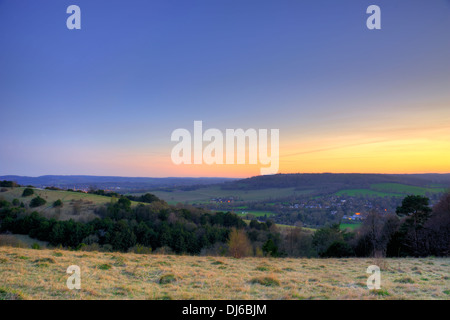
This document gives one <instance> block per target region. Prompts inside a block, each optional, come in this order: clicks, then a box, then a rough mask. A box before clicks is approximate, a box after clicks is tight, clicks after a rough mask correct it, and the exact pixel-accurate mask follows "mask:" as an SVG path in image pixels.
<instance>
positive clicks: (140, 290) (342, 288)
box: [0, 247, 450, 300]
mask: <svg viewBox="0 0 450 320" xmlns="http://www.w3.org/2000/svg"><path fill="white" fill-rule="evenodd" d="M374 264H375V265H378V266H380V268H381V289H380V290H377V291H371V290H369V289H368V288H367V286H366V283H367V278H368V276H369V274H367V273H366V270H367V267H368V266H370V265H374ZM70 265H77V266H79V267H80V268H81V289H80V290H69V289H68V288H67V286H66V281H67V279H68V277H69V275H68V274H67V273H66V270H67V268H68V267H69V266H70ZM449 271H450V259H449V258H446V259H439V258H427V259H414V258H408V259H384V260H374V259H369V258H367V259H356V258H352V259H293V258H286V259H276V258H243V259H234V258H228V257H198V256H170V255H154V254H151V255H137V254H131V253H94V252H80V251H62V250H32V249H23V248H12V247H0V299H151V300H155V299H195V300H203V299H216V300H221V299H289V300H291V299H293V300H297V299H446V300H448V299H449V298H450V295H449V294H450V291H449V290H450V280H449Z"/></svg>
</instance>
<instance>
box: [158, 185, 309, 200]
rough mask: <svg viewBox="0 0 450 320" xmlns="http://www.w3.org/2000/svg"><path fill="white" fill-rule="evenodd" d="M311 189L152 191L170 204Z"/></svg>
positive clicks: (267, 196) (253, 197)
mask: <svg viewBox="0 0 450 320" xmlns="http://www.w3.org/2000/svg"><path fill="white" fill-rule="evenodd" d="M309 192H311V191H295V188H271V189H261V190H223V189H221V188H220V187H219V186H210V187H204V188H200V189H197V190H191V191H182V190H174V191H172V192H167V191H158V190H156V191H151V193H153V194H154V195H156V196H157V197H159V198H160V199H163V200H165V201H167V202H168V203H169V204H175V203H178V202H181V203H205V202H209V201H210V200H211V199H213V198H228V197H234V198H237V199H239V200H242V201H263V200H270V199H276V198H282V197H289V196H293V195H302V194H307V193H309Z"/></svg>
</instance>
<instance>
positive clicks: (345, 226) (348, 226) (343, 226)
mask: <svg viewBox="0 0 450 320" xmlns="http://www.w3.org/2000/svg"><path fill="white" fill-rule="evenodd" d="M360 226H361V223H341V224H340V228H341V230H345V229H351V230H355V229H357V228H359V227H360Z"/></svg>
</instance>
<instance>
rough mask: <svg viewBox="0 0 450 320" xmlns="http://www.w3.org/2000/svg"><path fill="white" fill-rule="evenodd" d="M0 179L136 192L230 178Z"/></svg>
mask: <svg viewBox="0 0 450 320" xmlns="http://www.w3.org/2000/svg"><path fill="white" fill-rule="evenodd" d="M0 180H8V181H15V182H16V183H18V184H20V185H32V186H35V187H49V186H54V187H58V188H71V189H72V188H75V189H87V188H90V187H92V188H94V189H107V190H116V191H118V190H123V191H124V192H127V191H130V192H138V191H140V190H141V191H144V190H150V189H156V188H174V187H188V186H196V185H210V184H218V183H223V182H230V181H233V180H236V179H232V178H176V177H174V178H172V177H170V178H141V177H114V176H86V175H67V176H66V175H45V176H40V177H26V176H15V175H7V176H0Z"/></svg>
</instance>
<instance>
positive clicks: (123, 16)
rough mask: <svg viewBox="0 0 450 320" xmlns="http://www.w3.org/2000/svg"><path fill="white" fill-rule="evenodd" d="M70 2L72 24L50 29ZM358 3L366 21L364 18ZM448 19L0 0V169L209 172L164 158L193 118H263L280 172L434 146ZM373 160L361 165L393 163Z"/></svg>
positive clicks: (226, 5)
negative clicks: (351, 149)
mask: <svg viewBox="0 0 450 320" xmlns="http://www.w3.org/2000/svg"><path fill="white" fill-rule="evenodd" d="M71 4H76V5H78V6H79V7H80V8H81V26H82V28H81V30H68V29H67V28H66V19H67V17H68V16H69V15H68V14H67V13H66V8H67V7H68V6H69V5H71ZM371 4H377V5H379V6H380V7H381V11H382V29H381V30H375V31H370V30H368V29H367V28H366V24H365V23H366V19H367V17H368V15H367V14H366V12H365V11H366V8H367V7H368V6H369V5H371ZM449 31H450V4H449V1H444V0H433V1H425V0H423V1H422V0H397V1H385V0H380V1H378V0H375V1H364V0H354V1H350V0H348V1H347V0H346V1H331V0H330V1H322V0H314V1H313V0H308V1H300V0H296V1H293V0H292V1H285V0H281V1H275V0H271V1H267V0H266V1H261V0H258V1H256V0H239V1H238V0H227V1H225V0H204V1H197V0H183V1H181V0H177V1H168V0H161V1H153V0H151V1H143V0H142V1H136V0H133V1H100V0H96V1H83V0H75V1H63V0H57V1H56V0H55V1H48V0H47V1H41V0H34V1H18V0H3V1H2V0H0V48H1V50H0V117H1V126H0V135H1V136H2V139H1V142H0V174H19V175H34V176H36V175H43V174H98V175H129V176H174V175H178V176H201V175H216V174H214V173H213V172H209V171H205V172H202V171H201V170H200V171H199V170H197V169H196V170H194V171H192V170H191V167H183V168H175V167H173V166H171V164H170V150H171V148H172V147H173V143H171V142H170V134H171V132H172V131H173V130H174V129H176V128H180V127H183V128H188V129H191V128H192V125H193V121H194V120H202V121H203V123H204V125H205V126H207V127H214V128H219V129H222V130H224V129H225V128H240V127H241V128H279V129H280V140H281V141H280V142H281V157H282V159H281V160H282V161H283V159H284V160H285V167H284V168H285V169H284V171H286V172H287V171H299V172H302V171H304V170H306V169H305V168H307V171H319V172H320V171H336V172H339V171H344V170H345V167H342V168H338V167H336V168H335V167H333V166H331V165H330V166H329V167H327V165H326V163H327V162H326V161H329V162H330V163H332V162H333V157H336V155H320V154H317V156H318V157H321V159H322V160H324V163H323V164H321V166H318V167H317V168H315V167H314V166H313V165H312V164H313V163H314V158H309V159H308V161H309V162H305V163H303V164H302V159H303V158H298V157H297V158H294V159H289V157H288V156H289V155H292V154H306V153H314V152H315V150H317V149H318V148H319V149H321V150H322V149H323V148H334V147H336V146H338V147H339V146H342V145H360V144H361V145H367V144H368V143H372V142H373V141H393V140H395V139H397V138H398V135H399V132H401V133H402V134H403V135H404V136H406V137H407V136H411V134H412V133H414V132H416V137H415V138H416V140H414V141H418V140H420V139H426V140H427V141H428V142H429V145H433V144H434V143H436V144H435V145H436V148H437V149H433V150H432V151H429V152H430V154H433V155H435V154H439V148H443V147H445V146H446V145H445V144H443V142H442V140H443V141H444V142H448V140H449V139H448V138H449V133H447V135H445V132H446V131H445V129H448V128H449V127H448V123H449V122H448V120H450V112H449V110H450V104H449V102H450V90H449V88H450V62H449V57H450V41H449V40H450V38H449ZM446 124H447V126H446ZM430 128H433V130H434V128H440V131H439V132H437V133H436V134H437V135H439V136H438V137H437V138H438V140H440V142H439V143H437V142H436V141H434V140H433V139H432V138H430V137H431V136H432V134H431V133H432V132H431V131H430V130H431V129H430ZM416 129H420V130H419V131H417V130H416ZM421 130H422V131H421ZM355 131H357V132H358V133H359V135H358V136H355ZM389 132H390V134H389ZM417 132H419V133H417ZM433 132H434V131H433ZM335 137H340V140H339V143H337V142H336V141H334V140H333V139H334V138H335ZM430 139H431V140H430ZM409 144H411V143H409ZM401 146H404V145H401ZM342 152H344V150H343V151H342ZM361 152H366V154H365V155H366V156H368V157H371V156H372V154H373V155H374V156H375V152H376V150H368V149H364V150H361V151H360V153H361ZM424 152H428V151H424ZM283 155H285V156H286V157H285V158H283ZM421 156H422V158H423V159H426V154H424V155H421ZM327 157H329V158H327ZM352 159H354V158H352ZM401 159H407V155H406V154H405V156H404V158H399V159H398V161H402V160H401ZM349 160H351V159H349ZM441 160H442V161H445V160H450V159H449V158H448V153H442V159H441ZM305 161H306V160H305ZM380 161H381V160H380ZM424 161H425V160H424ZM383 162H385V161H383ZM298 163H300V164H302V165H298V166H296V164H298ZM448 163H450V161H449V162H448ZM385 165H386V163H385ZM416 167H417V168H416ZM383 168H384V167H383V166H375V167H368V168H367V169H362V170H365V171H367V172H371V171H383V172H391V171H399V170H400V169H398V168H397V167H395V168H389V167H386V168H385V169H383ZM414 168H416V169H411V170H412V171H415V172H419V171H421V169H420V164H417V166H415V167H414ZM447 168H448V167H447ZM327 169H330V170H327ZM432 169H433V167H431V168H428V167H426V166H424V167H423V170H425V171H427V170H432ZM408 170H409V169H408ZM400 171H401V170H400ZM436 171H447V172H448V171H450V168H448V170H445V166H444V165H439V164H438V165H436ZM252 174H253V171H252V170H249V171H248V174H246V173H239V175H243V176H245V175H252ZM217 175H223V174H217ZM225 175H229V176H233V175H234V174H233V169H232V168H231V169H230V170H229V171H228V172H226V174H225Z"/></svg>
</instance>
